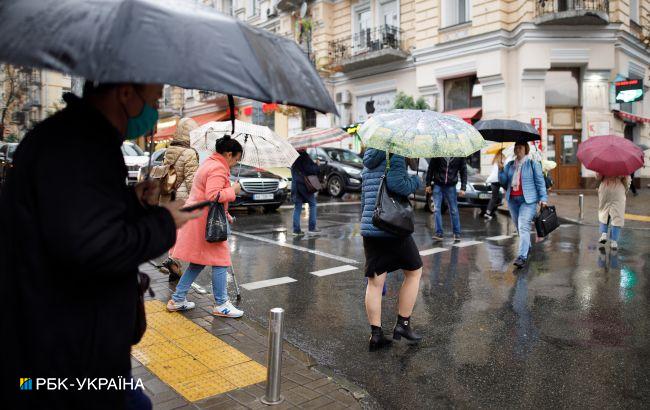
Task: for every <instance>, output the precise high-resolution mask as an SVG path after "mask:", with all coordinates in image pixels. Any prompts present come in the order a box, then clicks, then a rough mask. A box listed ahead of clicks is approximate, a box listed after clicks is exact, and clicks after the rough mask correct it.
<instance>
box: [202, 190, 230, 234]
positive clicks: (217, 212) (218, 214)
mask: <svg viewBox="0 0 650 410" xmlns="http://www.w3.org/2000/svg"><path fill="white" fill-rule="evenodd" d="M220 196H221V193H219V194H218V195H217V199H215V201H214V202H213V203H212V204H211V205H210V210H209V211H208V221H207V223H206V224H205V240H206V241H207V242H210V243H213V242H223V241H225V240H226V239H228V218H227V217H226V210H225V209H224V207H223V204H221V203H220V202H219V197H220Z"/></svg>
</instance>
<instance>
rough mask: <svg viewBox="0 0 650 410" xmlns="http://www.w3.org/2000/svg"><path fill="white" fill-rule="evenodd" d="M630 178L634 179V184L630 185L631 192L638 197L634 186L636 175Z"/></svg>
mask: <svg viewBox="0 0 650 410" xmlns="http://www.w3.org/2000/svg"><path fill="white" fill-rule="evenodd" d="M630 178H632V182H631V183H630V191H632V193H633V194H634V195H636V187H635V186H634V174H632V175H630Z"/></svg>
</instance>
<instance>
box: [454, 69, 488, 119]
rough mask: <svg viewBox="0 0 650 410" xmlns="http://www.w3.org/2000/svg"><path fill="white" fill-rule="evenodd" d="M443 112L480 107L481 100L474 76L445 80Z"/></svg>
mask: <svg viewBox="0 0 650 410" xmlns="http://www.w3.org/2000/svg"><path fill="white" fill-rule="evenodd" d="M444 88H445V95H444V99H445V111H451V110H459V109H461V108H473V107H481V105H482V104H483V98H482V97H481V93H480V92H478V90H479V89H480V87H479V84H478V79H477V78H476V76H475V75H474V76H469V77H461V78H453V79H450V80H445V84H444Z"/></svg>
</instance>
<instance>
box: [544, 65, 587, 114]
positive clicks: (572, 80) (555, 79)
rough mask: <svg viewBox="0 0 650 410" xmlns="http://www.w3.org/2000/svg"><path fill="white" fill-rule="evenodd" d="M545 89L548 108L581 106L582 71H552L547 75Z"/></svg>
mask: <svg viewBox="0 0 650 410" xmlns="http://www.w3.org/2000/svg"><path fill="white" fill-rule="evenodd" d="M544 88H545V90H546V106H547V107H579V106H580V70H579V69H573V68H558V69H551V70H549V71H548V72H547V73H546V81H545V85H544Z"/></svg>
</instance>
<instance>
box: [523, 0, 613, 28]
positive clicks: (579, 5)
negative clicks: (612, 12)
mask: <svg viewBox="0 0 650 410" xmlns="http://www.w3.org/2000/svg"><path fill="white" fill-rule="evenodd" d="M608 23H609V0H538V1H537V2H536V3H535V24H538V25H544V24H546V25H558V24H561V25H604V24H608Z"/></svg>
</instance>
